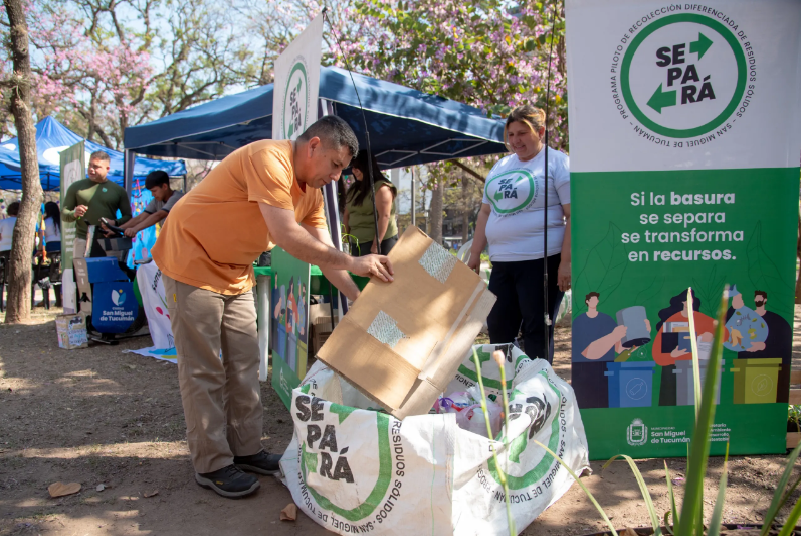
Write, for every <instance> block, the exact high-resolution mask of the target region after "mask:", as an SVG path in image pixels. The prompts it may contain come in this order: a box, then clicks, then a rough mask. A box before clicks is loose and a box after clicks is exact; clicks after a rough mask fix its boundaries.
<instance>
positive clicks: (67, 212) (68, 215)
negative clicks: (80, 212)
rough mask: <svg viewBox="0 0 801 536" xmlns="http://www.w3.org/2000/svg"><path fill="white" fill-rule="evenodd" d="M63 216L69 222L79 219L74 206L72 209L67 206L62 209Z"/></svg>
mask: <svg viewBox="0 0 801 536" xmlns="http://www.w3.org/2000/svg"><path fill="white" fill-rule="evenodd" d="M61 217H62V218H63V219H64V221H67V222H74V221H77V220H78V218H77V216H75V209H74V208H72V209H67V208H63V209H61Z"/></svg>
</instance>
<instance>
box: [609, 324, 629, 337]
mask: <svg viewBox="0 0 801 536" xmlns="http://www.w3.org/2000/svg"><path fill="white" fill-rule="evenodd" d="M628 329H629V328H627V327H626V326H618V327H616V328H615V329H613V330H612V334H613V335H614V336H615V338H616V339H617V340H621V339H622V338H623V337H625V336H626V332H627V331H628Z"/></svg>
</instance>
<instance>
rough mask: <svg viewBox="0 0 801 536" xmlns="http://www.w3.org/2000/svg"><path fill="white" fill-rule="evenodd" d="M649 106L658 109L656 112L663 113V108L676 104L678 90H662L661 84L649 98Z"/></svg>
mask: <svg viewBox="0 0 801 536" xmlns="http://www.w3.org/2000/svg"><path fill="white" fill-rule="evenodd" d="M647 104H648V106H650V107H651V108H653V109H654V110H656V113H658V114H661V113H662V108H667V107H668V106H676V90H675V89H674V90H673V91H662V84H659V87H658V88H656V91H654V94H653V95H651V98H650V99H648V103H647Z"/></svg>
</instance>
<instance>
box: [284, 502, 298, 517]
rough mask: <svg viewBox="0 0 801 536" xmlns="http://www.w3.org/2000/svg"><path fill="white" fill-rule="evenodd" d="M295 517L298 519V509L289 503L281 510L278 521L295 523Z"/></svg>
mask: <svg viewBox="0 0 801 536" xmlns="http://www.w3.org/2000/svg"><path fill="white" fill-rule="evenodd" d="M296 517H298V507H297V506H295V504H294V503H289V504H287V505H286V506H285V507H284V509H283V510H281V515H280V516H279V519H281V521H295V518H296Z"/></svg>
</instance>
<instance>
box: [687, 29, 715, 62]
mask: <svg viewBox="0 0 801 536" xmlns="http://www.w3.org/2000/svg"><path fill="white" fill-rule="evenodd" d="M711 46H712V40H711V39H710V38H708V37H707V36H705V35H704V34H702V33H701V32H698V41H690V52H698V59H699V60H700V59H701V58H703V57H704V54H706V51H707V50H709V47H711Z"/></svg>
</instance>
